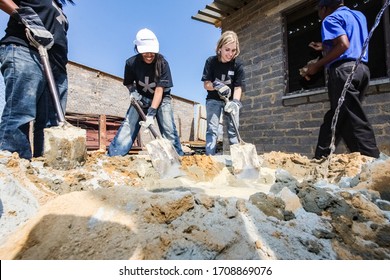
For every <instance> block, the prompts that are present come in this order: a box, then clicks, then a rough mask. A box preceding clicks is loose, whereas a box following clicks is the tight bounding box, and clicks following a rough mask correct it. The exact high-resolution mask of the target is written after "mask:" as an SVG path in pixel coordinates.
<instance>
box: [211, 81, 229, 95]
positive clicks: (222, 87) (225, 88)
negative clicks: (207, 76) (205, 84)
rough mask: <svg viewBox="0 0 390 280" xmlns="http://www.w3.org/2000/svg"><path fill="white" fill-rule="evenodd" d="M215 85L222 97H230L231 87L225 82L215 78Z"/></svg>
mask: <svg viewBox="0 0 390 280" xmlns="http://www.w3.org/2000/svg"><path fill="white" fill-rule="evenodd" d="M213 87H214V89H215V90H216V91H218V94H219V96H220V97H221V98H229V97H230V93H231V90H230V87H228V86H227V85H225V84H224V83H223V82H221V81H219V80H215V81H214V82H213Z"/></svg>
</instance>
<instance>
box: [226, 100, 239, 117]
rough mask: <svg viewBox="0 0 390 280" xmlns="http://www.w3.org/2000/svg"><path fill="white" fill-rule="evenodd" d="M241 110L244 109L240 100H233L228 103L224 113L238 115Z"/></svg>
mask: <svg viewBox="0 0 390 280" xmlns="http://www.w3.org/2000/svg"><path fill="white" fill-rule="evenodd" d="M240 108H242V104H241V102H240V100H238V99H233V101H229V102H227V103H226V105H225V107H224V111H225V112H226V113H229V114H230V113H231V114H233V115H237V114H238V113H239V111H240Z"/></svg>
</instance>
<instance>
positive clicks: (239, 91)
mask: <svg viewBox="0 0 390 280" xmlns="http://www.w3.org/2000/svg"><path fill="white" fill-rule="evenodd" d="M241 95H242V87H235V88H234V92H233V100H234V99H237V100H238V101H240V100H241Z"/></svg>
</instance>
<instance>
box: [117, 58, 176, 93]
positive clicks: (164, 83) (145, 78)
mask: <svg viewBox="0 0 390 280" xmlns="http://www.w3.org/2000/svg"><path fill="white" fill-rule="evenodd" d="M155 65H156V59H155V60H154V61H153V63H151V64H148V63H145V62H144V61H143V58H142V55H141V54H138V55H135V56H132V57H130V58H129V59H127V60H126V65H125V75H124V79H123V84H124V85H125V86H131V85H133V84H134V82H135V84H136V87H137V91H138V93H139V94H141V95H143V96H146V97H148V98H151V99H153V95H154V91H155V89H156V87H163V88H164V95H167V94H170V93H171V87H173V82H172V76H171V70H170V68H169V64H168V61H166V60H165V58H162V67H161V74H160V78H159V79H157V80H156V73H155Z"/></svg>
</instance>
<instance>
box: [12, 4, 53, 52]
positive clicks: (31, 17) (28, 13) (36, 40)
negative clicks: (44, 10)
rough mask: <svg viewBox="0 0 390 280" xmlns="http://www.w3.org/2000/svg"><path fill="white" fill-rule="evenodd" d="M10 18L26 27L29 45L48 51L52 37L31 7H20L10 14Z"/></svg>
mask: <svg viewBox="0 0 390 280" xmlns="http://www.w3.org/2000/svg"><path fill="white" fill-rule="evenodd" d="M12 17H13V18H14V19H16V20H17V21H18V22H19V23H22V24H23V25H24V26H25V27H26V29H27V30H26V35H27V38H28V40H29V41H30V44H31V45H33V46H34V47H36V48H38V47H39V46H40V45H41V46H43V47H45V48H46V49H50V48H51V47H52V46H53V44H54V38H53V35H52V34H51V33H50V32H49V31H47V29H46V28H45V26H44V25H43V23H42V20H41V19H40V18H39V16H38V15H37V14H36V13H35V11H34V10H33V9H32V8H31V7H20V8H18V9H16V10H15V11H14V12H13V13H12Z"/></svg>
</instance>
